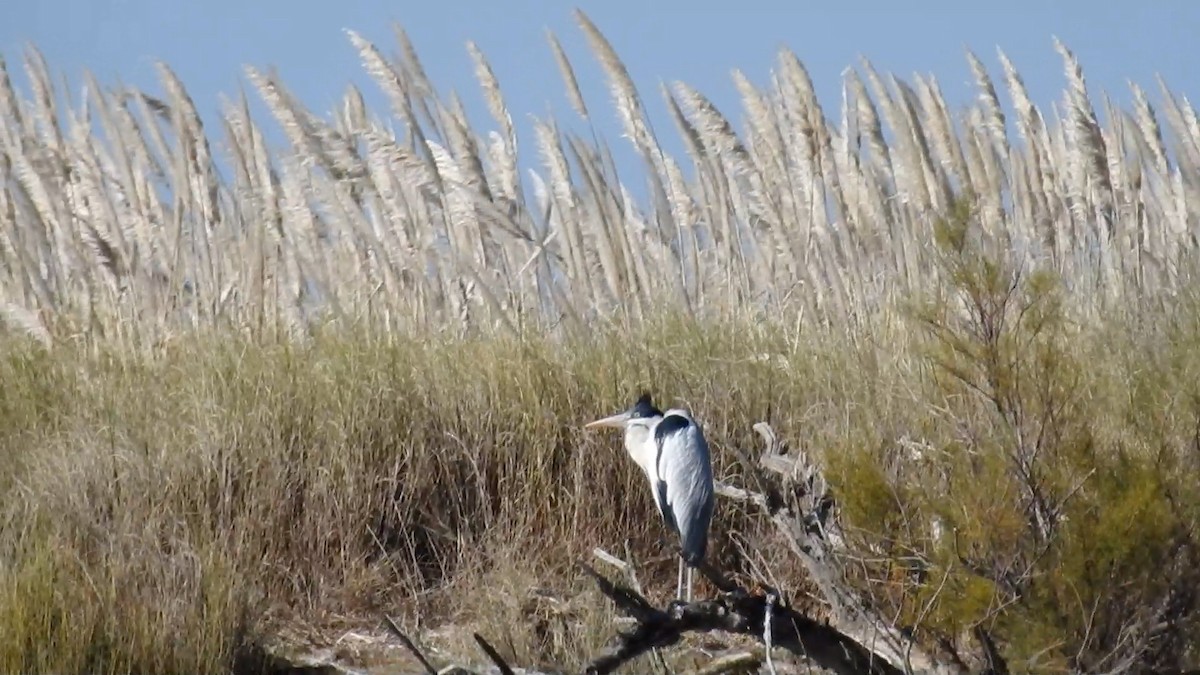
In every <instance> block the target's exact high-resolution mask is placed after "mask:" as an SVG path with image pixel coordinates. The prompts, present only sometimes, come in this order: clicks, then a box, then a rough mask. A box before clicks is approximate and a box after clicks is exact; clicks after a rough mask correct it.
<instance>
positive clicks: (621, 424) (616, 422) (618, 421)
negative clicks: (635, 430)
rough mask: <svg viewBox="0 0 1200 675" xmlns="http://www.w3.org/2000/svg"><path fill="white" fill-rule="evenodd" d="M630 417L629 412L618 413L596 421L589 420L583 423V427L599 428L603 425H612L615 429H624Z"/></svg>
mask: <svg viewBox="0 0 1200 675" xmlns="http://www.w3.org/2000/svg"><path fill="white" fill-rule="evenodd" d="M629 417H630V413H629V412H623V413H617V414H616V415H613V416H611V417H605V418H604V419H600V420H596V421H595V422H588V423H587V424H585V425H583V428H584V429H599V428H601V427H612V428H614V429H624V428H625V423H626V422H628V421H629Z"/></svg>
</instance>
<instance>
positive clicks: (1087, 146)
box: [1054, 38, 1114, 246]
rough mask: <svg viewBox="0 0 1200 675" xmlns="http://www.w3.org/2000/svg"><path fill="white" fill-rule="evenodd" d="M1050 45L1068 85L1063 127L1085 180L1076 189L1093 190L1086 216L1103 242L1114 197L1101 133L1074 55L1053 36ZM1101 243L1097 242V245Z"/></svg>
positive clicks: (1078, 172)
mask: <svg viewBox="0 0 1200 675" xmlns="http://www.w3.org/2000/svg"><path fill="white" fill-rule="evenodd" d="M1054 48H1055V50H1056V51H1057V52H1058V53H1059V55H1060V56H1062V59H1063V64H1064V66H1065V69H1066V76H1067V83H1068V85H1069V86H1068V87H1067V91H1066V92H1065V100H1064V103H1065V104H1066V106H1067V111H1066V115H1067V117H1066V122H1067V127H1066V128H1067V131H1068V132H1069V134H1070V136H1069V138H1070V140H1071V148H1072V150H1073V152H1072V155H1073V157H1074V158H1075V159H1074V165H1075V172H1076V175H1077V180H1079V181H1086V183H1081V187H1080V188H1079V189H1080V191H1081V192H1085V191H1087V190H1095V193H1094V198H1095V199H1096V200H1097V202H1098V203H1097V209H1098V210H1097V211H1096V212H1095V213H1093V214H1089V216H1090V217H1092V218H1095V219H1096V220H1097V222H1096V227H1097V228H1101V227H1104V228H1106V229H1104V230H1097V235H1098V236H1099V237H1100V240H1101V242H1103V241H1105V240H1107V238H1108V237H1110V236H1112V232H1111V230H1110V229H1107V228H1111V227H1112V223H1111V220H1112V212H1111V209H1112V208H1113V201H1114V195H1113V186H1112V180H1111V177H1110V175H1109V171H1108V153H1107V148H1106V146H1105V143H1104V135H1103V133H1102V132H1101V130H1100V124H1099V122H1097V120H1096V113H1095V112H1094V111H1093V110H1092V103H1091V100H1090V99H1089V98H1088V94H1087V84H1086V82H1085V81H1084V77H1083V68H1082V67H1081V66H1080V65H1079V62H1078V61H1077V60H1076V59H1075V55H1074V54H1072V53H1071V51H1070V50H1069V49H1067V47H1066V45H1064V44H1063V43H1062V42H1060V41H1059V40H1058V39H1057V38H1055V39H1054ZM1105 221H1108V222H1105ZM1103 245H1104V244H1103V243H1101V246H1103Z"/></svg>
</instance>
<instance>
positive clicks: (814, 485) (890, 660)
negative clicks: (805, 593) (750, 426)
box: [717, 422, 966, 674]
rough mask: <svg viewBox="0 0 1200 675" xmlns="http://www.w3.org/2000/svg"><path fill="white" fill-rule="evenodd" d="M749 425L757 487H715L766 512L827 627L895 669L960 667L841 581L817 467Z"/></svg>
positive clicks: (838, 544) (954, 670) (952, 670)
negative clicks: (816, 595)
mask: <svg viewBox="0 0 1200 675" xmlns="http://www.w3.org/2000/svg"><path fill="white" fill-rule="evenodd" d="M754 430H755V431H756V432H757V433H758V434H759V436H761V437H762V439H763V441H764V443H765V445H766V449H765V451H764V452H763V454H762V455H761V457H760V458H759V462H758V465H757V466H750V467H746V468H747V469H748V470H749V471H751V472H753V475H752V478H751V480H753V481H755V482H756V483H757V485H758V486H759V490H761V491H754V490H747V489H743V488H738V487H734V486H731V485H726V484H719V485H718V486H717V493H718V494H720V495H722V496H724V497H726V498H729V499H733V500H736V501H740V502H743V503H747V504H751V505H753V506H755V507H757V508H758V510H759V511H760V512H761V513H762V514H763V515H765V516H767V517H768V518H770V520H771V522H772V523H773V524H774V525H775V529H776V531H777V532H778V533H779V534H780V535H781V536H782V539H783V540H784V542H786V545H787V546H788V548H790V549H791V551H792V553H793V554H795V555H796V557H797V558H799V560H800V562H801V563H802V564H803V565H804V568H805V570H806V571H807V572H808V574H809V577H810V579H811V580H812V581H813V583H815V584H816V586H817V588H818V589H819V590H820V592H821V594H822V596H824V599H825V600H826V602H828V603H829V606H830V609H831V613H832V615H833V618H832V621H831V622H830V628H831V629H833V630H835V631H836V632H838V633H839V634H841V635H842V636H844V637H845V638H848V639H849V640H851V641H852V642H854V643H855V644H857V645H860V646H864V645H869V646H870V651H871V652H872V653H873V654H874V656H875V658H877V659H882V660H883V661H885V662H886V663H887V664H888V665H889V666H890V667H891V668H894V669H896V670H897V671H898V672H921V673H945V674H958V673H965V672H966V671H965V669H964V668H961V667H960V666H959V665H957V664H955V663H951V662H947V661H943V660H942V659H939V658H936V657H934V656H933V655H931V654H928V653H927V652H926V651H925V650H923V649H921V648H920V647H919V646H918V645H917V644H916V643H915V641H914V640H912V639H911V638H910V637H908V636H907V635H905V634H904V633H902V632H901V631H900V630H898V629H897V628H896V627H894V626H893V625H891V623H889V622H888V621H885V620H884V619H883V618H882V617H880V616H879V615H877V614H876V613H874V612H872V611H871V610H870V609H869V607H868V605H867V603H866V602H865V601H864V600H863V599H862V597H861V596H860V595H859V594H858V593H857V592H856V591H855V590H854V589H853V588H852V587H850V586H849V585H848V584H847V583H845V579H846V575H845V574H844V572H843V570H842V569H841V565H840V562H839V560H838V557H837V553H838V552H839V551H840V549H842V547H843V546H844V540H843V537H842V533H841V530H840V528H839V527H838V525H837V523H836V521H835V520H834V519H833V518H831V517H830V514H831V510H832V505H833V500H832V498H831V497H830V495H829V490H828V485H827V483H826V482H825V478H824V476H823V474H822V472H821V470H820V468H819V467H818V466H817V464H816V463H815V462H812V461H810V460H809V458H808V457H807V455H806V454H805V453H804V452H802V451H795V452H792V453H787V452H786V450H787V449H786V448H785V446H784V445H783V443H781V442H780V441H779V439H778V437H777V436H776V435H775V432H774V430H773V429H771V427H770V425H768V424H767V423H765V422H759V423H758V424H755V425H754Z"/></svg>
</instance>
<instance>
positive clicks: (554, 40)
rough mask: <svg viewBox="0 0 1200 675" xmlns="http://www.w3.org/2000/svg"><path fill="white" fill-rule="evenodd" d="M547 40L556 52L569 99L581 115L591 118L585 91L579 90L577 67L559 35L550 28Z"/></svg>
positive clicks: (587, 118) (555, 58)
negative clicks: (569, 56)
mask: <svg viewBox="0 0 1200 675" xmlns="http://www.w3.org/2000/svg"><path fill="white" fill-rule="evenodd" d="M546 41H547V42H549V43H550V51H551V52H552V53H553V54H554V62H555V63H556V64H557V65H558V73H559V75H561V76H562V79H563V84H565V85H566V87H567V100H568V101H570V103H571V108H573V109H574V110H575V112H576V114H578V115H579V116H580V117H582V118H583V119H585V120H589V119H590V116H589V114H588V107H587V103H586V102H585V101H584V100H583V93H582V92H581V91H580V90H579V81H578V80H577V79H576V78H575V68H573V67H572V66H571V60H570V59H569V58H567V53H566V52H565V51H563V48H562V45H561V44H560V43H559V42H558V37H557V36H555V35H554V33H553V32H551V31H550V30H547V31H546Z"/></svg>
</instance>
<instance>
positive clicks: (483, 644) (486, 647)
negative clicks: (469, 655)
mask: <svg viewBox="0 0 1200 675" xmlns="http://www.w3.org/2000/svg"><path fill="white" fill-rule="evenodd" d="M473 635H474V637H475V642H476V643H478V644H479V647H480V649H482V650H483V651H484V653H486V654H487V655H488V658H489V659H491V660H492V663H494V664H496V667H497V668H499V669H500V675H515V674H514V673H513V669H512V668H510V667H509V665H508V663H507V662H506V661H505V660H504V658H503V657H502V656H500V652H498V651H496V648H495V647H493V646H492V645H490V644H488V641H487V640H484V639H483V636H482V635H480V634H479V633H473Z"/></svg>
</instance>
